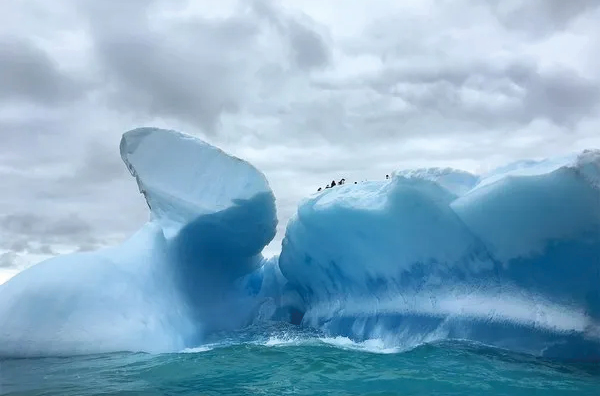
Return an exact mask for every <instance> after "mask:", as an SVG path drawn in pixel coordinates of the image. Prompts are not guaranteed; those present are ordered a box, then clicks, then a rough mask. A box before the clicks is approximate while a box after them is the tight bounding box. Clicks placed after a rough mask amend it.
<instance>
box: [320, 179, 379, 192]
mask: <svg viewBox="0 0 600 396" xmlns="http://www.w3.org/2000/svg"><path fill="white" fill-rule="evenodd" d="M385 178H386V180H387V179H389V178H390V175H385ZM342 184H346V179H344V178H342V179H340V181H339V182H337V183H336V182H335V180H332V181H331V184H328V185H327V186H325V189H328V188H333V187H335V186H341V185H342ZM354 184H358V182H354ZM317 191H323V188H321V187H319V189H318V190H317Z"/></svg>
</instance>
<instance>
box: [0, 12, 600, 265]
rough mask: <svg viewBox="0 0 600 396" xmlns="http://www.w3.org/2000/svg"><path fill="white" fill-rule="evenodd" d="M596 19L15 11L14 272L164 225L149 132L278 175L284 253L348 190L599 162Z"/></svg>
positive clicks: (0, 229) (3, 164) (4, 29)
mask: <svg viewBox="0 0 600 396" xmlns="http://www.w3.org/2000/svg"><path fill="white" fill-rule="evenodd" d="M598 18H600V8H599V7H598V2H596V1H588V0H580V1H560V0H531V1H529V0H507V1H499V0H492V1H489V2H480V1H475V0H456V1H455V0H452V1H449V0H418V1H417V0H411V1H404V2H395V1H391V0H389V1H388V0H373V1H369V2H348V1H345V0H331V1H327V2H322V1H318V0H302V1H296V2H293V1H291V2H287V1H286V2H277V1H265V0H253V1H239V2H238V1H235V0H232V1H222V2H216V1H212V0H198V1H193V2H192V1H187V0H177V1H167V0H132V1H118V0H106V1H95V0H81V1H80V0H61V1H56V2H47V1H43V0H22V1H18V2H16V1H15V2H8V1H6V2H0V180H2V194H0V252H4V253H2V254H7V255H5V256H3V257H4V258H3V262H4V263H5V264H4V266H5V267H6V266H15V265H16V266H21V265H22V264H23V263H25V262H26V261H27V260H25V258H26V257H27V256H31V257H41V256H44V255H46V256H47V255H51V254H53V253H55V252H62V251H65V249H66V250H68V248H67V247H70V249H71V250H81V251H85V250H91V249H95V248H96V247H98V246H100V245H106V244H111V243H116V242H117V241H119V240H122V239H123V238H125V237H127V236H128V235H130V234H131V233H132V232H134V231H135V230H136V229H137V228H138V227H139V226H140V225H141V224H142V223H143V222H144V221H146V220H147V217H148V213H147V209H146V205H145V204H144V201H143V198H142V197H141V196H140V195H139V193H138V191H137V188H136V185H135V182H134V181H133V180H132V179H131V177H130V175H129V174H128V172H127V170H126V169H125V167H124V166H123V164H122V163H121V160H120V158H119V153H118V144H119V138H120V135H121V133H122V132H124V131H126V130H128V129H131V128H134V127H137V126H141V125H155V126H158V127H165V128H173V129H179V130H183V131H184V132H188V133H192V134H195V135H198V136H200V137H203V138H205V139H207V140H208V141H209V142H211V143H214V144H216V145H218V146H220V147H221V148H223V149H225V150H226V151H229V152H232V153H233V154H235V155H237V156H240V157H242V158H245V159H248V160H250V161H251V162H253V163H254V164H255V165H256V166H258V167H259V169H261V170H263V171H264V172H265V173H266V175H267V177H268V178H269V180H270V183H271V185H272V186H273V188H274V190H275V193H276V196H277V198H278V199H277V203H278V213H279V215H280V222H279V224H280V226H279V235H278V237H277V239H276V241H275V242H274V246H273V250H275V249H277V246H276V244H277V242H278V241H280V239H281V237H282V233H283V230H284V228H285V224H286V222H287V219H288V218H289V217H290V216H291V215H292V214H293V213H294V211H295V205H296V203H297V202H298V200H299V199H300V198H302V197H303V196H305V195H307V194H310V193H311V192H313V191H315V190H316V188H318V187H319V186H322V185H323V184H324V183H327V182H330V181H331V179H334V178H335V179H339V178H340V177H346V178H347V179H349V180H350V179H351V180H363V179H373V178H382V177H383V176H384V175H385V174H386V173H390V172H391V171H393V170H394V169H397V168H407V167H415V166H455V167H459V168H465V169H467V170H481V169H487V168H489V167H491V166H493V165H496V164H499V163H501V162H505V161H508V160H511V159H517V158H521V157H539V156H547V155H555V154H562V153H564V152H565V151H573V150H579V149H581V148H585V147H593V146H597V145H600V141H599V140H598V139H599V138H598V134H597V131H598V128H600V115H599V113H598V100H599V87H600V73H599V70H600V56H598V55H597V54H598V53H600V52H599V51H598V49H600V26H599V25H598V23H597V20H598ZM9 263H12V264H9Z"/></svg>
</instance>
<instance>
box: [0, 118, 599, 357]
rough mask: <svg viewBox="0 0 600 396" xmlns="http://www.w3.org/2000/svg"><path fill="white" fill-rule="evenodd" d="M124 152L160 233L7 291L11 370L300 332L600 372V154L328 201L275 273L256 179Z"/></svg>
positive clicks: (215, 152)
mask: <svg viewBox="0 0 600 396" xmlns="http://www.w3.org/2000/svg"><path fill="white" fill-rule="evenodd" d="M120 151H121V157H122V159H123V162H124V163H125V165H126V166H127V168H128V169H129V171H130V173H131V175H132V176H133V178H134V179H135V180H136V183H137V185H138V188H139V191H140V193H141V194H143V196H144V197H145V199H146V202H147V204H148V207H149V211H150V218H149V221H148V222H147V223H146V224H145V225H144V226H143V227H142V228H141V229H140V230H139V231H138V232H137V233H136V234H135V235H133V236H132V237H131V238H130V239H128V240H127V241H125V242H124V243H122V244H121V245H119V246H115V247H111V248H107V249H103V250H99V251H96V252H86V253H75V254H71V255H65V256H59V257H56V258H53V259H50V260H47V261H44V262H42V263H40V264H37V265H35V266H33V267H31V268H29V269H27V270H25V271H23V272H21V273H19V274H18V275H16V276H15V277H13V278H12V279H10V280H9V281H7V282H6V283H4V284H2V285H0V356H49V355H72V354H87V353H100V352H114V351H144V352H153V353H160V352H174V351H181V350H184V349H186V348H194V347H197V346H199V345H201V344H202V343H204V342H207V341H206V340H207V339H209V338H210V337H212V336H214V335H215V334H216V335H218V334H223V332H225V333H227V332H229V331H237V330H240V329H243V328H245V327H246V326H248V325H258V326H260V325H261V324H264V322H272V321H285V322H291V323H293V324H297V325H301V326H305V327H309V328H311V329H317V330H318V331H320V332H322V333H325V334H326V335H331V336H343V337H348V338H350V339H352V340H354V341H359V342H361V341H366V340H369V339H379V340H380V341H378V342H382V343H383V345H384V347H386V348H394V349H395V350H396V349H397V348H400V349H402V347H406V348H410V347H414V346H415V345H418V344H420V343H424V342H434V341H438V340H448V339H459V340H467V341H471V342H479V343H484V344H487V345H492V346H496V347H501V348H507V349H510V350H514V351H519V352H526V353H531V354H535V355H540V356H548V357H555V358H571V359H587V358H593V359H598V358H600V151H598V150H588V151H584V152H582V153H579V154H575V155H569V156H565V157H561V158H555V159H548V160H543V161H520V162H517V163H513V164H509V165H507V166H504V167H501V168H498V169H496V170H494V171H492V172H489V173H487V174H484V175H474V174H470V173H468V172H464V171H460V170H454V169H449V168H431V169H414V170H403V171H398V172H395V173H394V174H393V176H392V178H391V179H390V180H383V181H370V182H364V183H360V184H348V185H341V186H336V187H335V188H330V189H326V190H324V191H322V192H319V193H315V194H313V195H311V196H309V197H307V198H306V199H304V200H303V201H302V202H300V204H299V206H298V210H297V213H296V214H295V215H294V216H293V217H292V218H291V219H290V221H289V222H288V224H287V228H286V233H285V236H284V238H283V242H282V248H281V253H280V255H279V256H274V257H270V258H268V259H267V258H265V257H264V256H263V255H262V253H261V252H262V250H263V249H264V247H265V246H266V245H267V244H269V242H270V241H271V240H272V239H273V238H274V236H275V230H276V226H277V213H276V206H275V197H274V195H273V192H272V191H271V188H270V187H269V183H268V181H267V179H266V177H265V176H264V175H263V174H262V173H261V172H260V171H259V170H257V169H256V168H255V167H253V166H252V165H251V164H249V163H247V162H245V161H243V160H241V159H238V158H235V157H233V156H230V155H228V154H226V153H224V152H223V151H221V150H220V149H218V148H216V147H214V146H211V145H209V144H208V143H205V142H203V141H201V140H199V139H197V138H193V137H191V136H188V135H184V134H181V133H179V132H176V131H170V130H162V129H156V128H139V129H134V130H132V131H129V132H126V133H125V134H124V135H123V138H122V140H121V144H120ZM267 327H268V326H267Z"/></svg>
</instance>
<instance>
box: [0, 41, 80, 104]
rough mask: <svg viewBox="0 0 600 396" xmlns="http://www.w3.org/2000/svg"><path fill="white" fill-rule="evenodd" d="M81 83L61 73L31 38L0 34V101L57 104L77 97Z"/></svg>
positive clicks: (78, 96)
mask: <svg viewBox="0 0 600 396" xmlns="http://www.w3.org/2000/svg"><path fill="white" fill-rule="evenodd" d="M84 92H85V87H84V84H83V83H82V82H80V81H77V80H75V79H73V78H71V77H70V76H69V75H67V74H65V73H63V72H62V71H61V70H60V69H59V67H58V65H57V64H56V62H55V61H54V60H53V59H52V58H51V57H50V56H49V55H48V54H47V53H46V52H44V51H43V50H42V49H41V48H39V47H38V46H36V45H35V44H34V43H33V42H32V41H31V40H28V39H27V38H23V37H10V36H9V37H0V103H1V102H5V103H6V102H9V101H10V102H16V101H27V102H34V103H38V104H43V105H49V106H54V105H60V104H64V103H65V102H70V101H74V100H76V99H78V98H80V97H81V96H82V95H83V94H84Z"/></svg>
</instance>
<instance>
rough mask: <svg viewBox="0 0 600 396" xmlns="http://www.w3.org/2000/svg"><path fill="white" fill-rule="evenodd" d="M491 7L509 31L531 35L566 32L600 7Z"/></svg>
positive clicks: (553, 1)
mask: <svg viewBox="0 0 600 396" xmlns="http://www.w3.org/2000/svg"><path fill="white" fill-rule="evenodd" d="M489 4H490V5H491V7H492V10H493V12H494V14H495V15H496V16H497V17H498V19H499V20H500V22H501V23H503V24H504V25H505V26H506V27H508V28H513V29H519V30H521V31H524V32H527V33H530V34H532V35H547V34H552V33H554V32H556V31H557V30H564V29H565V28H567V27H568V25H569V23H571V22H572V21H573V20H574V19H575V18H577V17H579V16H581V15H582V14H584V13H586V12H589V11H590V10H592V9H594V8H598V7H599V6H600V3H599V2H598V1H597V0H575V1H564V0H529V1H514V0H492V1H491V2H490V3H489Z"/></svg>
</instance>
